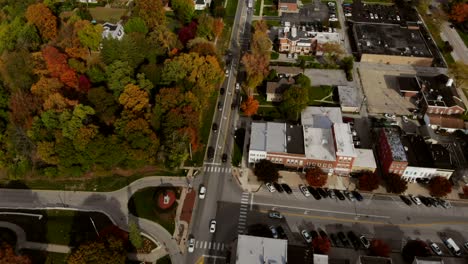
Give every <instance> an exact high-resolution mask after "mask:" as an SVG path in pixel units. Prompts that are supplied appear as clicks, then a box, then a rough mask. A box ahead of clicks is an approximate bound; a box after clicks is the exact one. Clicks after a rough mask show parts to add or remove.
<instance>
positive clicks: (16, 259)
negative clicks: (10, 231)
mask: <svg viewBox="0 0 468 264" xmlns="http://www.w3.org/2000/svg"><path fill="white" fill-rule="evenodd" d="M0 263H5V264H6V263H15V264H30V263H32V262H31V259H29V258H28V257H27V256H21V255H16V254H15V251H14V250H13V247H12V246H11V245H10V244H7V243H5V242H3V243H2V244H1V245H0Z"/></svg>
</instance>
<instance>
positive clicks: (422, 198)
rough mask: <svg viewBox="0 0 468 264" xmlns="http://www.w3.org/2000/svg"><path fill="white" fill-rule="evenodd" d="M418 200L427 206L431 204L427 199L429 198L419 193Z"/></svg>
mask: <svg viewBox="0 0 468 264" xmlns="http://www.w3.org/2000/svg"><path fill="white" fill-rule="evenodd" d="M419 200H421V203H423V204H424V205H425V206H427V207H431V206H432V204H431V202H430V201H429V199H428V198H427V197H424V196H422V195H421V196H419Z"/></svg>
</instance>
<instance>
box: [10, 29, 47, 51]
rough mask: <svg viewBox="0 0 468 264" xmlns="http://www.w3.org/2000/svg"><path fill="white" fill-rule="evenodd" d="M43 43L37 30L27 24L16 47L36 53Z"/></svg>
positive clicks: (17, 40) (19, 36)
mask: <svg viewBox="0 0 468 264" xmlns="http://www.w3.org/2000/svg"><path fill="white" fill-rule="evenodd" d="M41 43H42V42H41V37H40V36H39V34H38V33H37V30H36V28H35V27H34V26H33V25H31V24H25V25H24V26H23V28H22V29H21V31H20V32H19V34H18V38H17V39H16V46H17V47H18V48H19V49H28V50H32V51H36V50H38V49H39V46H40V45H41Z"/></svg>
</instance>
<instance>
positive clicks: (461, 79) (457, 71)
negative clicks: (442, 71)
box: [449, 62, 468, 88]
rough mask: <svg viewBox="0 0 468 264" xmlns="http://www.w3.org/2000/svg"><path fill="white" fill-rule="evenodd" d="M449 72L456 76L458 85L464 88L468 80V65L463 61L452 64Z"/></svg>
mask: <svg viewBox="0 0 468 264" xmlns="http://www.w3.org/2000/svg"><path fill="white" fill-rule="evenodd" d="M449 74H450V75H451V76H452V78H454V80H455V84H456V86H458V87H460V88H463V86H464V85H465V83H466V81H467V80H468V65H467V64H464V63H462V62H455V63H452V64H450V67H449Z"/></svg>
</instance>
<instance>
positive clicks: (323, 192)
mask: <svg viewBox="0 0 468 264" xmlns="http://www.w3.org/2000/svg"><path fill="white" fill-rule="evenodd" d="M316 190H317V192H318V193H319V194H320V196H322V197H323V198H327V197H328V193H327V192H326V191H325V190H324V189H322V188H317V189H316Z"/></svg>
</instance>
